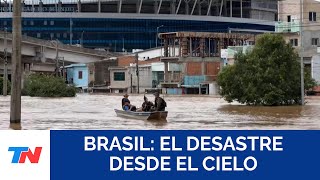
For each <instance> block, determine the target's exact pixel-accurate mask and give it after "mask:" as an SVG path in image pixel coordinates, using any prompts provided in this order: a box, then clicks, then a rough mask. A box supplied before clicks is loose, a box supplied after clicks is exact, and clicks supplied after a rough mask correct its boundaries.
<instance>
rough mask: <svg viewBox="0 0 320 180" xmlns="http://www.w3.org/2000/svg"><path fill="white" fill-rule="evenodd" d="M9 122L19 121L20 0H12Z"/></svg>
mask: <svg viewBox="0 0 320 180" xmlns="http://www.w3.org/2000/svg"><path fill="white" fill-rule="evenodd" d="M12 15H13V17H12V27H13V29H12V36H13V37H12V60H11V74H12V80H11V84H12V86H11V87H12V89H11V104H10V123H20V122H21V1H20V0H13V13H12Z"/></svg>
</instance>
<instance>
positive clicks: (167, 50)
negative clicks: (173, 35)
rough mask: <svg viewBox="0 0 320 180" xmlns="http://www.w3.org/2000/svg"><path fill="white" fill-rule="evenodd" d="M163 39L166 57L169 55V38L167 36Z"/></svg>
mask: <svg viewBox="0 0 320 180" xmlns="http://www.w3.org/2000/svg"><path fill="white" fill-rule="evenodd" d="M163 40H164V57H168V56H169V44H168V39H167V38H166V37H165V38H164V39H163Z"/></svg>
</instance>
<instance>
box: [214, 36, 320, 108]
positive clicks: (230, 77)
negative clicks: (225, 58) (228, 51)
mask: <svg viewBox="0 0 320 180" xmlns="http://www.w3.org/2000/svg"><path fill="white" fill-rule="evenodd" d="M298 60H299V57H298V54H297V53H296V52H295V51H294V49H293V48H292V46H291V45H289V44H286V43H285V41H284V39H283V37H282V36H281V35H273V34H264V35H261V36H260V37H259V38H258V39H257V42H256V45H255V47H254V48H253V50H252V51H251V52H248V53H246V54H242V53H240V54H237V55H236V57H235V64H234V65H231V66H227V67H225V68H223V69H222V71H221V72H220V73H219V75H218V80H217V82H218V85H219V86H220V87H221V89H220V94H221V95H222V96H223V97H224V98H225V100H226V101H228V102H233V101H238V102H240V103H242V104H247V105H267V106H276V105H292V104H299V103H301V94H300V93H301V92H300V91H301V90H300V87H301V85H300V84H301V83H300V82H301V81H300V61H298ZM315 85H316V84H315V81H314V80H313V79H312V78H311V75H310V71H308V70H306V71H305V89H309V88H312V87H313V86H315Z"/></svg>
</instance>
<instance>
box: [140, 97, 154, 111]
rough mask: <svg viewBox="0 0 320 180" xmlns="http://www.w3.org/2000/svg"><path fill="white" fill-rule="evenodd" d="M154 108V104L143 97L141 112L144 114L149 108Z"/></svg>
mask: <svg viewBox="0 0 320 180" xmlns="http://www.w3.org/2000/svg"><path fill="white" fill-rule="evenodd" d="M153 106H154V104H153V103H152V102H151V101H148V98H147V97H146V96H144V102H143V104H142V111H144V112H150V111H151V108H152V107H153Z"/></svg>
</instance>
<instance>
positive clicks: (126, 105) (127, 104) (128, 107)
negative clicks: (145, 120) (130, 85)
mask: <svg viewBox="0 0 320 180" xmlns="http://www.w3.org/2000/svg"><path fill="white" fill-rule="evenodd" d="M121 105H122V109H123V110H125V111H136V109H137V108H136V107H135V106H133V105H131V103H130V100H129V95H128V94H125V95H124V96H123V98H122V103H121Z"/></svg>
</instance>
